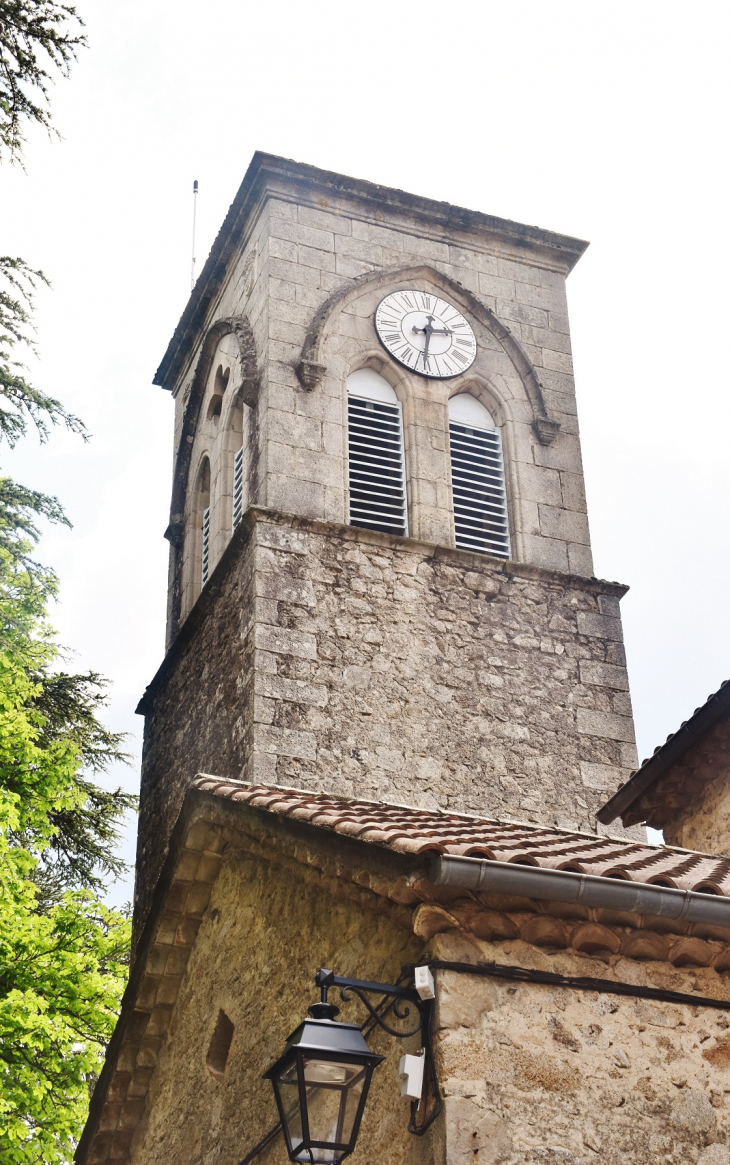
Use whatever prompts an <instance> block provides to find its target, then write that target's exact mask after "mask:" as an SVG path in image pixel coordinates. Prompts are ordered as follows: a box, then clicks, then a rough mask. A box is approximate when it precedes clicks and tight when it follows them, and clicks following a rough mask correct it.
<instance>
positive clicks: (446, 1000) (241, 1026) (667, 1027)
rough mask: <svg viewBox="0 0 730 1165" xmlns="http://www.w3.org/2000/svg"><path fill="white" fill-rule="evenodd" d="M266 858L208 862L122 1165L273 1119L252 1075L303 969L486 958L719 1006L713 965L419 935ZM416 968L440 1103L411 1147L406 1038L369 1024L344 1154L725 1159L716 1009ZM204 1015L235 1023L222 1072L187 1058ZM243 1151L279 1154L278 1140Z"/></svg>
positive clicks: (206, 1144) (227, 1154)
mask: <svg viewBox="0 0 730 1165" xmlns="http://www.w3.org/2000/svg"><path fill="white" fill-rule="evenodd" d="M269 857H271V858H273V860H265V859H263V858H261V857H258V858H256V857H251V856H249V855H246V854H240V853H237V852H235V850H229V851H228V853H227V855H226V857H225V858H224V861H223V864H222V867H221V871H220V873H219V875H218V878H217V881H216V883H215V885H214V887H213V892H212V895H211V900H210V905H209V906H208V908H207V909H206V912H205V916H204V918H203V921H202V924H201V926H200V928H199V930H198V931H197V938H196V940H195V946H194V948H193V951H192V953H191V955H190V959H189V961H188V963H187V970H186V972H185V974H184V977H183V980H182V983H181V985H180V989H179V991H178V993H177V996H176V998H175V1001H174V1003H173V1004H170V1003H169V1002H167V1000H166V999H165V998H164V997H163V1001H162V1006H163V1007H164V1006H165V1003H166V1002H167V1006H168V1007H170V1009H171V1010H172V1015H171V1018H170V1023H169V1027H168V1028H167V1032H166V1035H165V1037H164V1040H163V1041H162V1046H161V1047H160V1049H159V1052H157V1051H156V1052H155V1053H154V1054H150V1055H151V1058H150V1060H149V1063H148V1068H147V1073H146V1079H147V1078H148V1079H149V1090H148V1092H147V1096H146V1102H145V1103H144V1111H143V1112H142V1113H139V1110H137V1111H136V1112H134V1110H132V1111H133V1112H134V1116H135V1118H136V1117H137V1116H139V1123H138V1125H137V1128H136V1131H135V1134H134V1140H133V1142H132V1149H131V1154H130V1161H131V1163H132V1165H177V1162H179V1161H181V1160H182V1161H185V1162H189V1163H190V1165H235V1163H236V1162H238V1161H240V1160H241V1159H242V1158H243V1157H244V1156H245V1155H246V1154H247V1153H248V1152H249V1151H250V1150H251V1149H252V1148H253V1147H254V1145H255V1144H256V1143H257V1142H258V1141H259V1140H260V1139H261V1138H262V1136H263V1135H264V1134H265V1133H267V1132H268V1131H269V1130H270V1129H271V1128H272V1126H273V1125H274V1124H275V1122H276V1110H275V1106H274V1100H273V1094H272V1090H271V1086H270V1084H269V1083H268V1081H264V1080H262V1079H261V1076H262V1073H263V1072H264V1071H265V1070H266V1069H267V1068H268V1067H269V1065H270V1064H271V1063H272V1062H273V1060H274V1059H275V1058H276V1057H277V1055H278V1054H279V1053H280V1052H281V1050H282V1048H283V1046H284V1041H285V1039H286V1037H287V1035H288V1034H289V1032H290V1031H291V1030H292V1029H293V1028H294V1027H295V1025H296V1024H297V1023H298V1022H299V1021H300V1020H301V1019H302V1018H303V1015H304V1012H305V1009H306V1007H307V1006H308V1004H309V1003H310V1002H311V1001H313V999H314V998H315V991H314V988H313V984H312V977H313V974H314V972H315V970H316V969H317V967H318V966H321V965H324V966H329V967H332V968H333V969H335V971H336V972H337V973H339V974H343V975H351V976H354V977H356V978H366V979H372V980H379V981H382V982H393V981H395V980H396V979H397V977H398V974H399V971H400V968H401V966H402V965H403V964H404V963H406V962H411V961H418V960H421V959H436V960H438V959H440V960H454V961H458V962H464V963H469V962H479V961H481V962H497V963H503V964H508V965H512V966H520V967H524V968H533V969H539V970H543V971H548V972H553V973H555V972H557V973H559V974H562V975H566V976H578V977H584V976H585V977H591V978H592V977H595V978H601V979H613V980H616V981H619V982H624V983H631V984H635V985H640V986H648V987H652V988H659V989H664V990H670V991H678V992H684V993H696V994H698V995H705V996H710V997H712V998H715V999H720V1000H721V999H727V998H728V973H727V972H718V971H716V970H712V969H711V968H709V967H699V966H694V965H691V963H690V964H689V965H684V966H673V965H671V964H669V963H666V962H662V961H652V960H651V959H649V960H648V961H642V960H639V959H631V958H626V957H623V956H621V955H617V954H611V953H610V952H609V951H608V950H607V949H602V948H601V946H600V943H595V944H594V945H593V947H592V948H591V949H592V953H590V954H587V953H586V954H582V955H581V954H578V953H577V952H576V951H561V950H556V949H554V948H551V947H547V946H544V945H542V943H544V942H545V938H544V937H543V939H542V940H539V939H538V942H540V943H541V945H535V944H532V943H528V942H524V941H522V940H519V939H507V938H502V939H495V940H494V941H491V942H487V941H484V940H479V939H476V938H474V937H473V936H469V935H466V934H464V933H463V932H460V931H449V932H446V933H442V934H438V935H436V936H435V937H433V938H432V939H431V940H430V941H429V942H428V943H424V941H423V940H422V939H418V938H417V937H416V936H415V935H414V934H412V933H411V932H410V931H409V930H408V929H407V928H406V927H401V926H399V925H397V924H396V922H395V921H394V920H393V919H391V918H389V917H384V916H383V915H382V914H376V913H374V912H371V911H369V910H367V909H365V908H364V907H363V906H362V905H360V904H359V903H356V902H355V901H352V900H347V899H345V900H343V899H342V898H339V897H335V896H332V895H330V894H329V893H327V892H325V891H324V890H322V889H321V888H320V887H318V886H314V885H311V884H308V882H307V880H306V879H305V878H303V877H298V876H297V874H296V872H293V870H292V867H291V865H290V864H286V865H280V864H279V862H278V861H277V859H276V856H275V854H273V853H270V854H269ZM500 917H502V918H503V919H504V923H505V929H506V928H507V926H508V923H509V920H508V919H507V917H506V916H500V915H497V914H496V913H495V914H493V915H492V920H493V922H495V923H496V922H497V920H498V919H499V918H500ZM543 921H547V920H546V919H543ZM495 929H496V930H498V929H499V928H498V926H496V925H495ZM596 929H599V928H596ZM600 929H602V930H605V928H600ZM605 933H606V934H608V932H607V931H606V932H605ZM608 937H609V939H610V934H608ZM435 975H436V984H437V1004H436V1012H435V1022H434V1035H435V1041H434V1042H435V1048H436V1066H437V1072H438V1078H439V1083H440V1089H441V1092H442V1096H443V1101H444V1107H443V1111H442V1113H441V1115H440V1116H439V1117H438V1119H437V1121H436V1123H435V1124H434V1125H433V1127H432V1130H431V1132H430V1134H429V1135H428V1136H427V1137H425V1138H424V1139H423V1140H419V1139H418V1138H415V1137H412V1136H410V1135H409V1134H408V1132H407V1131H406V1126H407V1121H408V1116H409V1107H408V1104H407V1102H406V1101H403V1100H402V1099H401V1097H400V1088H399V1085H398V1079H397V1065H398V1059H399V1057H400V1055H401V1054H402V1053H403V1052H404V1051H410V1052H415V1051H416V1049H417V1041H415V1040H414V1041H413V1042H405V1043H400V1042H398V1041H395V1040H393V1039H391V1038H389V1037H388V1036H386V1035H384V1034H383V1033H382V1032H379V1031H377V1030H376V1031H374V1032H373V1033H372V1035H370V1036H369V1037H368V1040H369V1043H370V1046H371V1048H372V1050H373V1051H375V1052H377V1053H380V1054H382V1055H385V1056H386V1057H387V1058H386V1060H385V1062H384V1063H383V1064H382V1065H381V1066H380V1067H379V1068H378V1069H377V1071H376V1073H375V1075H374V1079H373V1085H372V1090H371V1093H370V1097H369V1100H368V1104H367V1107H366V1111H365V1116H364V1119H363V1125H362V1129H361V1133H360V1138H359V1141H358V1145H357V1148H356V1150H355V1153H354V1155H353V1158H352V1165H360V1163H361V1162H362V1163H364V1162H366V1161H367V1162H371V1161H388V1162H390V1163H392V1165H730V1151H729V1150H728V1141H729V1140H730V1137H729V1136H728V1134H729V1132H730V1127H729V1126H730V1017H729V1016H728V1014H727V1013H725V1012H722V1011H715V1010H713V1009H711V1008H707V1007H698V1006H691V1005H678V1004H670V1003H663V1002H654V1001H649V1000H643V999H637V998H631V997H619V996H615V995H611V994H607V993H599V992H596V991H582V990H577V989H574V988H571V987H552V986H546V985H542V984H536V983H515V982H510V981H509V980H500V979H492V978H481V977H476V976H473V975H469V974H458V973H455V972H453V971H444V970H437V971H436V972H435ZM158 1003H159V1001H158ZM220 1010H223V1011H224V1012H225V1014H226V1016H227V1017H228V1018H229V1020H230V1021H231V1022H232V1024H233V1027H234V1031H233V1040H232V1044H231V1050H230V1055H229V1058H228V1061H227V1063H226V1067H225V1072H224V1074H223V1075H222V1078H221V1075H220V1074H219V1075H218V1076H217V1077H216V1076H214V1075H213V1074H211V1073H210V1072H209V1071H208V1069H207V1067H206V1053H207V1050H208V1046H209V1042H210V1040H211V1036H212V1034H213V1030H214V1028H215V1025H216V1021H217V1018H218V1015H219V1012H220ZM342 1018H343V1019H344V1020H346V1021H349V1022H354V1021H356V1020H359V1021H361V1020H362V1019H363V1012H362V1009H361V1008H360V1007H359V1005H358V1004H356V1003H355V1004H348V1005H346V1006H345V1008H344V1011H343V1014H342ZM145 1082H146V1080H145ZM139 1107H140V1108H141V1107H142V1105H141V1104H140V1106H139ZM130 1109H132V1106H131V1105H130ZM258 1160H259V1162H260V1165H284V1163H285V1161H286V1155H285V1151H284V1146H283V1143H282V1141H281V1140H280V1139H279V1140H277V1141H275V1142H274V1143H273V1144H272V1145H271V1146H269V1147H268V1148H267V1149H266V1150H265V1151H264V1152H263V1153H262V1154H261V1156H260V1157H259V1158H258Z"/></svg>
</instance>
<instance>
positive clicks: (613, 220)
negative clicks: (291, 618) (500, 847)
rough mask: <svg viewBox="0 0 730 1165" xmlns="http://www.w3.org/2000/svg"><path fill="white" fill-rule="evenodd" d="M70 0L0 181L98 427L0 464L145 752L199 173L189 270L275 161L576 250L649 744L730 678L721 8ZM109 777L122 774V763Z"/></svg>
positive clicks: (600, 490) (8, 220)
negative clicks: (58, 51)
mask: <svg viewBox="0 0 730 1165" xmlns="http://www.w3.org/2000/svg"><path fill="white" fill-rule="evenodd" d="M77 2H78V5H79V9H80V11H81V13H82V15H83V16H84V18H85V19H86V22H87V26H88V28H87V31H88V35H89V43H90V47H89V50H88V51H86V52H84V53H83V54H82V56H81V60H80V62H79V64H78V65H77V66H76V68H75V69H74V71H73V74H72V77H71V80H70V81H67V82H59V83H58V85H57V86H56V88H55V91H54V94H53V109H54V113H55V120H56V125H57V127H58V128H59V130H60V131H61V133H62V134H63V140H62V141H60V142H49V141H48V139H47V138H46V137H45V136H44V135H43V134H42V133H33V134H32V135H31V140H30V144H29V148H28V150H27V154H26V169H27V173H25V174H24V173H23V172H22V171H21V170H20V169H17V168H16V169H10V168H8V167H7V166H6V167H5V168H4V169H3V170H2V171H1V172H0V206H1V208H2V209H1V211H0V250H2V251H3V252H4V253H7V254H11V255H12V254H19V255H22V256H23V257H24V258H26V259H27V260H28V261H29V262H30V263H32V264H36V265H39V266H41V267H43V268H44V270H45V271H46V273H47V274H48V275H49V276H50V278H51V279H52V281H53V291H52V292H48V293H44V294H43V295H42V296H41V298H40V303H39V312H38V324H39V334H40V342H41V354H42V360H41V363H40V364H39V365H38V366H37V367H34V369H33V373H34V376H35V379H36V381H37V383H38V384H39V385H41V386H42V387H43V388H45V389H46V390H47V391H49V392H51V393H53V394H54V395H57V396H59V397H61V398H62V400H63V401H64V402H65V404H66V405H67V406H68V407H69V408H71V409H72V410H74V411H75V412H78V413H79V414H80V415H81V416H82V417H83V418H84V419H85V420H86V422H87V424H88V426H89V428H90V430H91V432H92V433H93V440H92V441H91V443H90V444H88V445H86V446H84V445H83V444H82V443H81V442H80V441H79V440H78V439H77V438H72V437H68V436H67V435H65V434H61V433H58V434H56V435H54V437H53V439H52V440H51V442H50V444H49V445H48V446H46V447H44V448H43V449H41V450H39V449H38V448H37V446H36V445H35V442H34V441H33V440H32V439H30V440H27V441H26V442H25V443H24V445H23V446H22V448H20V449H19V450H18V451H17V452H16V453H15V454H13V455H11V456H5V457H4V461H3V469H4V470H5V471H8V470H9V471H10V472H12V473H13V474H14V475H15V476H16V477H17V478H19V479H20V480H21V481H23V482H24V483H25V484H28V485H32V486H35V487H36V488H40V489H44V490H47V491H49V492H51V493H56V494H58V496H59V497H60V498H61V500H62V501H63V503H64V504H65V506H66V507H67V510H68V512H69V514H70V516H71V518H72V519H73V522H74V529H73V531H71V532H69V531H65V530H59V531H49V532H48V533H47V534H46V535H45V537H44V539H43V542H42V546H41V550H40V555H41V557H42V558H43V559H44V561H46V562H49V563H51V564H52V565H53V566H54V567H55V568H56V570H57V571H58V573H59V574H60V577H61V582H62V590H61V601H60V603H59V605H58V607H57V609H56V610H55V612H54V620H55V624H56V626H57V627H58V629H59V631H60V634H61V638H62V640H63V642H64V643H66V644H68V645H70V646H72V647H73V648H74V649H75V651H76V653H77V654H76V658H75V663H76V666H77V667H78V668H79V669H81V668H93V669H95V670H97V671H100V672H102V673H104V674H105V675H107V676H108V677H110V679H111V680H112V681H113V690H112V703H111V706H110V709H109V717H108V718H109V722H110V723H111V724H112V725H113V726H114V727H115V728H117V729H125V730H127V731H129V732H131V733H132V734H133V738H132V740H133V743H134V747H135V751H136V752H137V753H138V751H139V743H140V731H141V728H142V721H141V719H140V718H138V717H135V716H134V708H135V705H136V703H137V700H138V698H139V696H140V695H141V693H142V691H143V689H144V687H145V685H146V683H147V682H148V681H149V680H150V679H151V677H152V675H153V674H154V672H155V670H156V668H157V666H158V664H159V663H160V660H161V658H162V652H163V638H164V613H165V588H166V570H167V543H166V542H165V541H164V540H163V538H162V533H163V531H164V529H165V526H166V524H167V520H168V504H169V486H170V467H171V457H172V448H171V425H172V402H171V400H170V399H169V397H168V396H167V395H166V394H165V393H164V392H162V390H161V389H159V388H153V387H152V384H151V381H152V376H153V374H154V371H155V369H156V367H157V364H158V363H159V360H160V358H161V357H162V354H163V352H164V350H165V347H166V345H167V342H168V339H169V337H170V335H171V333H172V330H173V328H174V326H175V324H176V323H177V320H178V318H179V316H180V313H181V311H182V309H183V307H184V304H185V301H186V297H187V294H188V291H189V270H190V229H191V187H192V182H193V179H194V178H197V179H198V180H199V181H200V198H199V207H198V248H197V251H198V261H199V262H198V270H200V269H201V267H202V262H203V261H204V259H205V256H206V254H207V252H208V249H209V247H210V244H211V242H212V240H213V238H214V236H215V233H216V232H217V230H218V227H219V225H220V223H221V221H222V219H223V216H224V214H225V212H226V210H227V208H228V205H229V203H230V201H231V199H232V198H233V195H234V193H235V191H236V189H237V187H238V184H239V183H240V181H241V178H242V176H243V173H244V171H245V169H246V166H247V164H248V161H249V159H250V157H251V154H252V153H253V151H254V150H255V149H262V150H267V151H270V152H272V153H278V154H282V155H285V156H287V157H291V158H295V159H297V160H298V161H301V162H308V163H312V164H314V165H317V166H321V167H324V168H327V169H331V170H337V171H340V172H342V173H345V174H352V175H356V176H357V177H361V178H367V179H370V180H372V181H375V182H380V183H383V184H386V185H389V186H396V187H401V188H403V189H405V190H409V191H411V192H413V193H416V194H421V195H425V196H428V197H430V198H437V199H446V200H448V201H449V202H452V203H455V204H459V205H462V206H466V207H470V208H474V209H477V210H481V211H484V212H486V213H488V214H495V215H500V216H502V217H504V218H511V219H516V220H519V221H521V222H526V223H533V224H537V225H539V226H541V227H545V228H549V229H552V230H556V231H563V232H565V233H568V234H572V235H576V236H578V237H581V238H585V239H588V240H590V241H591V246H590V249H589V250H588V252H587V254H586V255H585V256H584V258H583V259H582V260H581V261H580V263H579V265H578V267H577V268H576V270H575V271H574V272H573V274H572V275H571V277H570V279H569V282H568V291H569V302H570V311H571V322H572V333H573V344H574V351H575V364H576V375H577V386H578V403H579V411H580V421H581V428H582V436H583V453H584V459H585V470H586V478H587V485H588V503H589V514H590V519H591V529H592V536H593V547H594V553H595V560H596V573H597V574H598V575H600V576H602V577H605V578H609V579H619V580H620V581H622V582H627V583H629V584H630V585H631V591H630V593H629V594H628V596H627V597H626V599H625V600H624V602H623V613H624V626H625V632H626V640H627V650H628V657H629V667H630V674H631V680H632V691H633V698H634V707H635V713H636V723H637V730H638V736H639V749H640V755H641V756H646V755H647V754H648V753H649V752H650V751H651V750H652V749H653V748H654V747H655V745H657V744H658V743H659V742H661V741H663V740H664V738H665V737H666V735H667V733H669V732H671V731H673V730H674V729H676V728H677V726H678V725H679V723H680V722H681V721H682V720H684V719H685V718H686V717H687V715H688V714H690V713H691V712H692V710H693V709H694V708H695V706H696V705H698V704H699V703H701V702H703V701H704V699H705V698H706V696H707V695H708V693H709V692H711V691H714V690H715V689H716V688H717V687H718V686H719V684H720V682H721V681H722V680H723V679H725V678H726V677H727V676H728V674H730V651H729V650H728V647H729V640H730V623H729V620H728V584H727V579H728V576H729V575H730V546H729V526H728V477H729V475H728V455H727V447H728V437H729V435H730V406H729V404H728V388H729V387H730V386H729V384H728V379H729V378H728V361H727V327H726V321H727V317H728V307H729V303H728V299H729V296H728V269H729V266H730V264H729V262H728V260H729V259H730V254H729V249H730V248H729V244H728V226H727V210H728V137H727V122H726V116H727V108H728V88H729V87H730V84H729V82H728V69H727V44H728V31H729V30H728V25H729V24H730V17H729V15H728V14H729V12H730V9H728V5H727V4H726V3H724V2H714V0H694V2H693V3H692V4H691V5H689V4H687V3H686V2H683V3H675V2H672V0H632V2H630V3H627V2H626V0H618V2H614V3H612V4H610V5H609V4H600V3H586V2H585V0H580V2H572V0H540V2H534V0H511V3H508V4H505V3H504V2H503V0H500V2H499V3H497V2H495V0H481V2H479V3H474V2H468V0H463V2H462V3H460V4H458V5H449V4H445V3H435V2H433V0H421V2H420V3H418V4H413V3H408V4H406V3H402V2H399V0H387V2H384V0H370V2H369V3H368V4H365V5H362V4H358V5H354V4H343V3H341V2H339V3H338V2H328V0H313V2H311V3H308V4H295V3H284V2H281V0H269V2H268V3H267V4H265V5H264V4H256V5H254V4H245V3H240V2H236V0H207V3H206V4H205V5H203V4H201V3H193V2H192V0H176V2H175V3H172V2H171V0H168V2H167V3H165V2H164V0H125V3H124V4H114V5H110V4H108V3H102V2H101V0H77ZM116 776H118V778H119V779H120V780H121V781H123V782H124V783H125V784H126V785H127V786H128V787H130V788H135V789H136V787H137V762H136V761H135V768H134V769H132V770H129V771H124V770H122V771H121V773H119V774H116ZM126 849H127V852H128V854H129V855H130V856H131V855H132V854H133V840H132V831H130V837H129V839H128V843H127V846H126ZM129 895H130V890H129V886H128V885H122V886H118V887H117V888H116V890H115V891H114V892H113V898H114V899H115V900H120V899H121V900H123V899H124V898H128V897H129Z"/></svg>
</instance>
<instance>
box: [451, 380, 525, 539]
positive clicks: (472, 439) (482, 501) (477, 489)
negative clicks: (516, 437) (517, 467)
mask: <svg viewBox="0 0 730 1165" xmlns="http://www.w3.org/2000/svg"><path fill="white" fill-rule="evenodd" d="M455 399H458V398H455ZM480 407H481V406H480ZM484 411H485V414H486V410H484ZM487 415H488V414H487ZM449 434H450V439H451V481H452V487H453V493H454V527H455V533H456V545H457V546H458V547H459V548H460V549H462V550H479V551H481V552H482V553H483V554H494V555H496V556H497V557H498V558H509V556H510V545H509V525H508V521H507V498H506V494H505V488H504V464H503V461H502V441H501V438H500V434H499V430H497V429H488V428H481V427H478V426H476V425H472V424H465V423H463V422H462V421H461V420H455V419H452V420H451V421H450V422H449Z"/></svg>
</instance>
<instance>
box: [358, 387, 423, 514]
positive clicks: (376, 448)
mask: <svg viewBox="0 0 730 1165" xmlns="http://www.w3.org/2000/svg"><path fill="white" fill-rule="evenodd" d="M347 438H348V441H347V444H348V487H349V488H348V497H349V503H348V504H349V513H348V520H349V523H350V525H351V526H360V527H363V528H364V529H367V530H382V531H383V532H384V533H385V534H400V535H407V534H408V509H407V501H406V475H405V453H404V449H403V417H402V412H401V405H400V401H399V400H398V397H397V396H396V395H395V392H394V390H393V389H392V388H391V386H390V385H389V384H388V382H387V380H385V378H384V377H382V376H381V375H380V374H379V373H378V372H375V370H374V369H372V368H361V369H359V370H358V371H357V372H352V373H350V375H349V376H348V378H347Z"/></svg>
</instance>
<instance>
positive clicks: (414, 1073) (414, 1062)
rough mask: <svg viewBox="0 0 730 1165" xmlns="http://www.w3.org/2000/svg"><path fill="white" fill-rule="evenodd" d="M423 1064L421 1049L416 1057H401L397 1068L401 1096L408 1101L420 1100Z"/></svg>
mask: <svg viewBox="0 0 730 1165" xmlns="http://www.w3.org/2000/svg"><path fill="white" fill-rule="evenodd" d="M425 1062H426V1058H425V1056H424V1054H423V1048H421V1051H420V1052H419V1053H418V1055H417V1056H401V1058H400V1064H399V1066H398V1075H399V1076H400V1078H401V1090H400V1094H401V1096H406V1097H408V1099H409V1100H420V1099H421V1093H422V1092H423V1067H424V1064H425Z"/></svg>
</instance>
